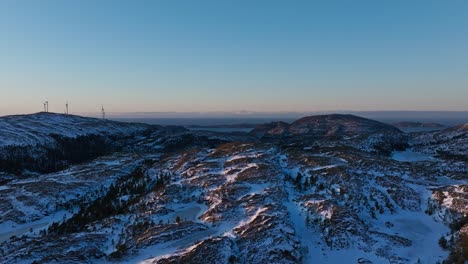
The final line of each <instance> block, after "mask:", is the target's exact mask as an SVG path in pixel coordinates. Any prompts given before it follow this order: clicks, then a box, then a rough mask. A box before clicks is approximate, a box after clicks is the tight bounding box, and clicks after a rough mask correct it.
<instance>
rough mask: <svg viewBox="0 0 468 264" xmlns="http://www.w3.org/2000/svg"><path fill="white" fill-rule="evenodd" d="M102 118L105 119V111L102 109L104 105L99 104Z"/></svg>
mask: <svg viewBox="0 0 468 264" xmlns="http://www.w3.org/2000/svg"><path fill="white" fill-rule="evenodd" d="M101 113H102V119H106V111H104V105H101Z"/></svg>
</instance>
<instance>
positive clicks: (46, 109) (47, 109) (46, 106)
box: [44, 101, 49, 113]
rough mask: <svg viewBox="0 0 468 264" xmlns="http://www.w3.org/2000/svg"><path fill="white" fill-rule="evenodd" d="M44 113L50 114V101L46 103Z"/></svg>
mask: <svg viewBox="0 0 468 264" xmlns="http://www.w3.org/2000/svg"><path fill="white" fill-rule="evenodd" d="M44 112H46V113H48V112H49V101H45V102H44Z"/></svg>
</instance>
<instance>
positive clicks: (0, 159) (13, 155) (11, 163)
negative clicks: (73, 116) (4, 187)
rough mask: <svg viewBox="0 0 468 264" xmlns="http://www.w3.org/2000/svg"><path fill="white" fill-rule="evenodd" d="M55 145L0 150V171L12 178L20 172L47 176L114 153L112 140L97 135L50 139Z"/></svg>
mask: <svg viewBox="0 0 468 264" xmlns="http://www.w3.org/2000/svg"><path fill="white" fill-rule="evenodd" d="M51 137H52V138H53V139H54V140H55V144H50V145H42V146H35V147H33V148H31V146H6V147H3V148H1V149H0V153H1V155H0V169H1V170H3V171H6V172H9V173H13V174H20V173H21V171H23V170H30V171H36V172H40V173H49V172H54V171H58V170H61V169H64V168H66V167H67V166H68V165H69V164H74V163H80V162H84V161H88V160H92V159H94V158H96V157H99V156H102V155H105V154H107V153H110V152H111V151H114V150H117V145H116V144H114V143H113V142H114V141H113V139H112V138H109V137H106V136H100V135H82V136H77V137H75V138H70V137H64V136H61V135H51Z"/></svg>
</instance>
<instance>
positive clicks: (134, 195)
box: [0, 113, 468, 264]
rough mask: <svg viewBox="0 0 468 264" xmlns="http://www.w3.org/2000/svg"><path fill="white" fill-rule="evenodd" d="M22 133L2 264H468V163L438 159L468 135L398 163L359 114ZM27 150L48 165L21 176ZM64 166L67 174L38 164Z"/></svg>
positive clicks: (456, 134) (53, 122)
mask: <svg viewBox="0 0 468 264" xmlns="http://www.w3.org/2000/svg"><path fill="white" fill-rule="evenodd" d="M6 119H8V122H7V121H5V120H3V121H2V122H5V123H8V126H5V127H8V129H4V128H3V127H2V128H0V129H4V130H5V131H9V132H8V133H5V134H1V135H0V136H1V137H3V140H5V141H6V140H7V139H8V140H9V141H10V142H16V143H14V144H13V145H8V146H4V147H3V148H2V150H3V151H4V152H3V153H4V154H3V155H7V156H8V157H10V159H9V161H10V162H13V161H16V163H15V165H16V166H17V167H15V170H8V169H7V168H6V167H3V165H2V167H0V168H2V170H3V171H0V263H33V262H34V263H83V262H85V263H200V264H201V263H238V264H240V263H330V264H335V263H343V260H346V263H361V264H362V263H367V264H369V263H417V262H418V261H420V262H421V263H435V262H438V261H439V262H442V261H444V260H448V261H451V262H449V263H452V262H457V261H463V260H466V259H465V256H468V252H466V249H465V248H467V247H468V244H467V241H468V240H466V236H467V235H466V234H467V231H466V230H467V228H468V218H467V215H466V214H467V212H468V211H467V208H468V163H467V161H466V160H460V159H453V158H452V157H449V156H446V155H440V156H437V157H432V156H431V154H430V151H432V150H433V149H438V148H439V147H441V146H442V145H441V144H444V146H448V147H446V148H447V149H450V148H451V146H455V144H460V143H462V142H464V141H463V140H464V138H465V137H466V133H465V132H466V128H467V127H466V126H460V127H454V128H451V129H447V130H444V131H440V132H437V133H433V132H428V133H419V134H414V135H413V137H412V138H410V141H409V142H410V146H411V147H410V148H408V149H406V150H405V151H404V152H405V154H408V153H409V154H414V155H416V154H418V155H422V154H424V153H422V152H418V151H419V150H421V151H426V152H428V153H426V154H425V155H427V156H431V158H430V159H423V158H421V159H410V158H407V159H406V158H402V157H407V156H401V155H400V158H399V159H394V157H395V156H397V155H388V153H393V154H395V153H396V154H398V153H400V152H401V151H398V150H397V148H396V147H397V146H400V147H403V148H404V146H405V144H406V140H407V139H406V138H405V136H404V134H403V133H401V132H400V131H399V130H398V129H396V128H394V127H392V126H389V125H385V124H382V123H379V122H377V121H373V120H369V119H364V118H360V117H355V116H343V115H329V116H316V117H307V118H302V119H299V120H297V121H295V122H293V123H291V124H288V123H282V122H277V123H274V124H266V125H261V126H259V127H257V128H256V132H255V133H252V134H251V133H240V132H238V133H217V132H207V131H189V130H185V129H183V128H180V127H160V126H154V127H153V126H147V125H142V124H129V123H118V122H112V121H107V120H99V119H89V118H82V117H76V116H63V115H56V114H44V113H41V114H36V115H32V116H16V117H15V116H12V117H7V118H6ZM25 120H29V121H25ZM37 120H40V122H37ZM24 124H28V127H25V126H24ZM44 124H46V125H44ZM77 124H79V125H77ZM55 128H57V129H55ZM11 131H16V132H15V133H12V132H11ZM260 132H261V133H260ZM262 133H263V134H262ZM54 134H56V135H60V136H53V135H54ZM265 135H267V136H265ZM42 136H44V137H45V138H46V140H45V141H43V140H42V138H41V137H42ZM35 138H37V140H35ZM422 139H425V140H423V141H422ZM442 141H443V143H442ZM21 142H26V143H27V144H29V145H25V146H27V147H25V146H22V145H21V144H22V143H21ZM28 142H29V143H28ZM31 142H40V143H38V144H33V143H31ZM67 142H68V143H67ZM99 142H101V143H102V145H101V143H99ZM418 142H424V144H421V145H418V144H419V143H418ZM97 143H99V144H97ZM68 144H70V145H68ZM96 144H97V145H96ZM80 146H81V147H80ZM96 146H100V147H99V148H96ZM101 147H103V148H104V150H105V151H101V150H102V149H101ZM90 148H91V149H94V150H96V151H95V152H89V151H87V149H90ZM12 150H15V151H18V153H23V154H24V153H34V154H35V155H33V156H30V157H29V158H28V159H26V157H27V156H24V157H23V156H21V157H23V158H25V159H24V162H20V161H23V160H19V159H18V156H14V155H12V153H14V152H11V151H12ZM458 151H460V152H461V153H460V154H462V155H466V154H467V151H468V149H467V148H465V149H462V148H459V149H458ZM67 153H68V154H67ZM76 153H86V155H85V156H83V157H82V158H83V159H76V157H75V156H74V155H76ZM41 155H43V156H41ZM58 155H62V156H58ZM38 157H42V158H38ZM57 157H60V158H57ZM31 158H32V159H31ZM52 158H55V159H56V160H55V161H56V163H54V164H59V163H58V161H61V163H60V164H61V166H60V167H54V168H53V169H51V170H45V171H43V170H40V169H39V168H41V167H40V166H39V165H37V166H38V167H34V166H31V164H44V162H49V160H50V159H52ZM50 164H53V163H50ZM33 169H35V170H33Z"/></svg>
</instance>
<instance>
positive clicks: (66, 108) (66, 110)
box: [65, 101, 68, 115]
mask: <svg viewBox="0 0 468 264" xmlns="http://www.w3.org/2000/svg"><path fill="white" fill-rule="evenodd" d="M65 114H67V115H68V101H67V102H66V103H65Z"/></svg>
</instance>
